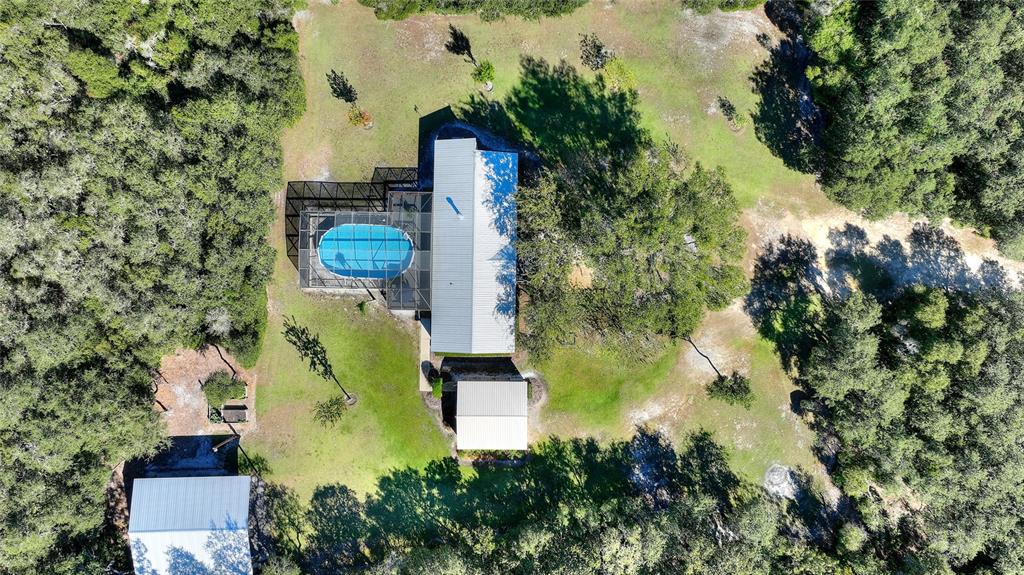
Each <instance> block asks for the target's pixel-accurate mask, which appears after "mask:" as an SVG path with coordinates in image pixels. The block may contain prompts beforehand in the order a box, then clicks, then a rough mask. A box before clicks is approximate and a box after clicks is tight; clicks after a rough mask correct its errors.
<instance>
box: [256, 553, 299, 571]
mask: <svg viewBox="0 0 1024 575" xmlns="http://www.w3.org/2000/svg"><path fill="white" fill-rule="evenodd" d="M263 575H302V571H301V570H300V569H299V567H298V566H297V565H296V564H295V563H292V561H291V560H290V559H286V558H284V557H273V558H271V559H270V561H268V562H267V564H266V565H265V566H264V567H263Z"/></svg>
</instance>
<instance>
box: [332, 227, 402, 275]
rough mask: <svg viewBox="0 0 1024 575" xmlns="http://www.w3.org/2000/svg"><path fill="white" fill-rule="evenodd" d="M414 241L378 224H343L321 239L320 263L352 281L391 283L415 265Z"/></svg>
mask: <svg viewBox="0 0 1024 575" xmlns="http://www.w3.org/2000/svg"><path fill="white" fill-rule="evenodd" d="M412 249H413V248H412V240H410V239H409V236H408V235H407V234H406V233H405V232H403V231H402V230H400V229H398V228H393V227H391V226H381V225H376V224H342V225H340V226H336V227H333V228H331V229H330V230H327V233H326V234H324V237H322V238H320V245H319V246H318V249H317V252H318V254H319V256H320V262H321V263H323V264H324V267H326V268H327V269H328V270H330V271H331V272H332V273H335V274H338V275H340V276H345V277H350V278H363V279H385V280H388V279H392V278H394V277H397V276H398V275H400V274H401V273H402V272H404V271H405V270H406V268H408V267H409V264H410V263H412Z"/></svg>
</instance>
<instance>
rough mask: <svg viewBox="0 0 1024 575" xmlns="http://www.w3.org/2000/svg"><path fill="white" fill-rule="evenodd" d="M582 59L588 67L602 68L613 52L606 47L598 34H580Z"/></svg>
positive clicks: (592, 68) (593, 68)
mask: <svg viewBox="0 0 1024 575" xmlns="http://www.w3.org/2000/svg"><path fill="white" fill-rule="evenodd" d="M580 60H582V61H583V65H584V66H586V67H587V68H590V69H591V70H595V71H596V70H600V69H602V68H604V67H605V65H606V64H608V61H609V60H611V52H609V51H608V50H606V49H605V47H604V43H603V42H601V40H599V39H598V38H597V34H594V33H590V34H580Z"/></svg>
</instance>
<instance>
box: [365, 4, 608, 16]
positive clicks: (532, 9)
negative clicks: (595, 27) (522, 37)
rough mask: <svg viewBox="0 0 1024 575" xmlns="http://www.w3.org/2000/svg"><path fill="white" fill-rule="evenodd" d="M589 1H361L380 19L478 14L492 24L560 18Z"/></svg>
mask: <svg viewBox="0 0 1024 575" xmlns="http://www.w3.org/2000/svg"><path fill="white" fill-rule="evenodd" d="M587 2H588V0H359V3H360V4H362V5H363V6H369V7H371V8H373V11H374V13H375V14H376V15H377V17H378V18H380V19H383V20H401V19H402V18H405V17H407V16H410V15H412V14H417V13H419V12H439V13H442V14H468V13H476V14H479V15H480V18H481V19H483V20H485V21H489V20H497V19H499V18H501V17H502V16H506V15H508V16H519V17H521V18H527V19H537V18H541V17H544V16H560V15H562V14H568V13H570V12H572V11H573V10H575V9H577V8H579V7H580V6H583V5H584V4H586V3H587Z"/></svg>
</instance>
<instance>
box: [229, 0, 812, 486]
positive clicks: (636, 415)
mask: <svg viewBox="0 0 1024 575" xmlns="http://www.w3.org/2000/svg"><path fill="white" fill-rule="evenodd" d="M449 22H452V23H454V24H456V25H457V26H458V27H459V28H461V29H462V30H463V31H464V32H465V33H466V34H467V35H468V36H469V38H470V39H471V41H472V45H473V52H474V54H475V56H476V57H477V59H478V60H484V59H486V60H491V61H492V62H493V63H494V64H495V66H496V68H497V77H496V79H495V82H494V84H495V89H494V92H492V93H489V94H485V93H483V92H482V91H481V88H480V87H479V86H477V85H475V84H474V82H473V81H472V80H471V78H470V72H471V70H472V66H471V65H470V64H469V63H467V62H465V61H464V60H463V59H462V58H460V57H457V56H453V55H451V54H449V53H447V52H446V51H445V49H444V42H445V40H446V39H447V27H448V23H449ZM296 25H297V28H298V29H299V31H300V51H301V57H302V60H301V65H302V69H303V75H304V77H305V79H306V92H307V111H306V114H305V115H304V116H303V118H302V119H301V120H300V121H299V122H298V123H297V125H296V126H294V127H293V128H292V129H290V130H289V131H288V132H287V133H286V134H285V137H284V139H283V146H284V156H285V178H286V179H334V180H359V179H365V178H368V177H369V176H370V174H371V172H372V170H373V168H374V167H375V166H378V165H390V166H411V165H415V164H416V146H417V139H416V135H417V128H418V122H419V118H420V117H421V116H423V115H425V114H428V113H430V112H433V111H435V110H438V109H441V108H444V107H446V106H453V107H455V108H458V107H459V105H460V104H461V103H463V102H465V101H467V99H468V98H470V97H471V96H472V95H477V96H480V97H485V98H488V99H491V100H494V101H501V100H502V99H503V98H504V97H505V96H506V95H507V94H508V92H509V91H510V90H511V89H512V88H513V87H514V86H515V85H516V84H517V82H518V78H519V73H520V65H519V62H520V58H521V56H523V55H529V56H534V57H540V58H544V59H546V60H547V61H548V62H550V63H557V62H558V61H560V60H563V59H564V60H566V61H567V62H569V63H570V64H572V65H574V66H576V67H577V68H578V69H580V68H581V66H580V63H579V46H578V42H579V35H580V34H581V33H583V32H591V31H593V32H597V33H598V34H599V36H600V37H601V39H602V40H603V41H604V42H605V43H606V44H607V45H608V46H609V47H610V48H611V49H613V50H614V51H615V52H616V54H617V55H618V56H619V57H621V58H622V59H623V60H624V61H625V62H626V63H627V64H628V65H629V66H630V68H631V69H632V70H633V71H634V72H635V74H636V76H637V80H638V84H639V95H640V110H641V112H642V113H643V120H642V122H643V125H644V126H645V127H646V128H648V129H649V130H650V131H651V132H652V133H653V134H654V135H655V136H656V137H659V138H670V139H672V140H674V141H676V142H678V143H680V144H682V145H683V147H684V148H685V150H686V151H687V153H688V154H689V155H690V156H691V157H692V158H693V159H695V160H697V161H701V162H703V163H704V164H707V165H721V166H723V167H725V168H726V170H727V172H728V177H729V180H730V181H731V182H732V184H733V186H734V188H735V190H736V193H737V196H738V197H739V199H740V202H741V204H742V205H743V206H744V207H753V206H755V205H757V204H758V203H759V202H762V201H767V202H770V203H771V204H773V205H777V206H779V207H780V209H785V210H789V211H792V212H794V213H806V212H808V211H820V210H821V209H823V208H827V207H828V204H827V202H825V201H824V200H823V196H822V195H821V194H820V192H818V191H816V190H815V188H814V182H813V178H812V177H811V176H808V175H805V174H800V173H798V172H796V171H794V170H791V169H789V168H787V167H786V165H785V164H784V163H783V161H782V160H781V159H779V158H777V157H776V156H775V155H773V154H772V152H771V151H770V150H769V148H768V147H767V146H766V145H764V144H763V143H762V142H760V141H759V140H758V137H757V136H756V134H755V129H754V126H753V125H752V124H751V122H749V121H748V122H746V125H745V126H744V127H743V128H742V129H740V130H738V131H734V130H731V129H730V127H729V125H728V123H727V121H726V119H725V118H724V117H723V116H722V114H721V112H720V110H718V107H717V102H718V98H719V97H725V98H727V99H728V100H729V101H730V102H732V103H733V104H734V105H735V106H736V108H737V109H738V111H739V112H740V115H741V116H749V114H750V113H751V112H753V111H754V110H755V108H756V106H757V104H758V101H759V95H758V93H757V92H756V90H754V89H753V88H752V85H753V84H752V82H751V78H752V75H753V74H754V73H755V70H756V69H757V68H758V67H759V66H762V62H764V61H765V59H766V58H767V57H768V50H767V49H766V48H765V47H764V46H763V45H762V44H761V43H759V42H758V41H757V40H756V37H757V35H758V34H767V35H769V36H770V35H773V34H775V33H776V32H775V31H774V29H773V28H772V27H771V25H770V24H769V23H768V21H767V20H766V19H765V18H764V16H763V14H760V13H745V12H737V13H730V14H725V15H723V14H716V15H712V16H707V17H698V16H696V15H694V14H692V13H684V12H683V11H682V10H681V9H680V8H679V3H678V1H677V0H631V1H630V2H619V3H611V2H607V1H605V0H595V1H594V2H591V3H590V4H589V5H588V6H586V7H584V8H583V9H581V10H578V11H577V12H575V13H573V14H572V15H569V16H566V17H562V18H556V19H545V20H542V21H539V22H528V21H521V20H518V19H515V18H507V19H505V20H503V21H501V22H498V23H484V22H481V21H480V20H479V19H478V18H477V17H475V16H459V17H451V16H438V15H420V16H416V17H414V18H410V19H408V20H404V21H398V22H391V21H378V20H376V19H375V17H374V16H373V13H372V11H371V10H369V9H367V8H364V7H362V6H360V5H358V4H357V3H356V2H355V1H354V0H342V1H341V2H340V3H339V4H338V5H335V6H330V5H323V4H320V3H313V4H312V5H311V6H310V8H309V10H307V11H304V12H303V13H300V15H299V16H298V17H297V18H296ZM331 69H336V70H338V71H341V72H344V73H345V74H346V75H347V76H348V78H349V79H350V80H351V81H352V83H353V85H354V86H355V88H356V89H357V91H358V92H359V104H360V106H362V107H363V108H365V109H367V110H368V111H369V112H370V113H371V114H372V115H373V118H374V125H373V128H372V129H369V130H367V129H363V128H357V127H353V126H351V125H349V124H348V122H347V121H346V113H347V110H348V108H347V104H345V103H343V102H341V101H339V100H337V99H335V98H333V97H332V96H331V94H330V92H329V89H328V86H327V83H326V79H325V75H326V73H327V72H328V71H330V70H331ZM581 73H582V74H583V75H584V76H585V77H593V73H592V72H590V71H589V70H582V71H581ZM280 226H281V222H280V219H279V221H278V225H277V227H276V228H275V230H274V237H273V242H274V244H275V245H276V246H277V247H278V249H279V258H278V262H277V266H276V271H275V276H274V280H273V283H272V286H271V291H270V306H271V310H272V313H271V319H270V328H269V330H268V336H267V339H266V342H265V348H264V351H263V354H262V356H261V358H260V360H259V362H258V365H257V373H258V376H259V380H260V389H259V392H258V394H257V413H258V416H259V421H260V423H259V425H260V430H259V432H258V433H257V434H256V435H254V436H252V437H247V438H246V441H245V443H244V445H245V446H246V447H247V448H251V450H252V451H254V452H257V453H259V454H260V455H263V456H264V457H266V458H267V460H268V462H269V465H270V467H271V470H272V477H273V478H274V479H277V480H280V481H284V482H286V483H288V484H291V485H294V486H296V487H297V488H298V489H299V490H300V492H302V493H305V494H308V493H309V491H310V490H311V489H312V487H313V486H315V485H316V484H318V483H323V482H342V483H346V484H348V485H350V486H352V487H354V488H356V489H358V490H361V491H364V490H366V489H369V488H371V487H372V484H373V478H374V477H375V476H377V475H378V474H379V473H380V472H382V471H384V470H386V469H388V468H392V467H401V466H405V465H420V464H422V463H423V462H424V461H427V460H428V459H431V458H434V457H437V456H440V455H442V454H444V453H445V452H446V446H445V444H444V442H443V440H442V438H441V435H440V433H439V432H438V431H437V430H436V428H434V427H433V425H432V423H431V422H430V421H429V419H428V418H427V415H426V412H425V410H424V409H423V407H422V404H421V401H420V399H419V397H418V395H417V394H416V392H415V389H416V388H415V386H416V374H415V369H416V348H415V345H416V343H415V339H414V336H413V334H412V333H411V332H409V331H408V330H407V329H406V328H405V327H404V326H402V325H401V324H399V322H397V321H396V320H393V319H391V318H389V317H388V316H387V315H386V314H384V313H380V312H371V313H369V314H367V315H366V316H363V315H361V314H359V312H358V311H356V310H355V302H354V301H349V300H320V299H314V298H312V297H310V296H306V295H303V294H301V293H300V292H299V291H298V289H297V287H296V278H295V271H294V269H293V268H292V266H291V264H290V263H289V262H288V261H287V259H285V258H284V257H283V255H282V245H281V244H282V241H281V237H280V236H281V228H280ZM286 315H295V316H296V319H297V320H298V321H299V323H302V324H306V325H309V326H310V327H312V328H313V329H314V330H315V331H319V332H320V333H321V335H322V338H323V341H324V343H325V344H326V346H327V349H328V350H329V352H330V354H331V359H332V361H334V363H335V368H336V370H337V371H338V372H339V373H340V374H342V380H343V381H344V382H345V383H346V384H349V385H351V387H352V389H353V391H354V392H356V393H357V394H358V395H359V396H360V403H359V405H357V406H356V408H355V409H353V410H352V411H351V412H350V414H349V416H348V417H346V420H345V421H344V423H342V424H341V425H340V426H339V427H337V428H336V429H324V428H322V427H320V426H318V425H316V424H314V423H313V422H312V420H311V417H310V415H309V410H310V408H311V407H312V405H313V404H314V403H315V402H316V401H318V400H322V399H325V398H327V397H329V396H330V395H331V394H332V393H334V390H333V389H332V387H331V386H330V385H328V384H326V383H323V382H321V381H317V379H316V378H315V377H314V376H312V375H310V374H309V373H308V371H307V370H306V368H305V366H304V365H303V363H302V362H301V361H300V360H299V358H298V356H297V355H296V354H295V352H294V351H293V350H292V349H291V348H290V347H288V345H287V344H286V343H285V342H284V341H283V339H282V337H281V336H280V330H281V321H282V317H284V316H286ZM718 317H719V316H712V318H710V319H709V320H708V322H705V327H704V328H702V332H707V331H708V330H711V331H715V330H716V329H718V327H717V326H716V325H715V324H714V322H715V321H716V318H718ZM735 320H736V318H731V319H730V321H729V322H725V325H726V326H727V327H726V329H725V330H724V331H722V330H719V331H722V332H721V333H719V334H718V335H717V336H716V337H719V338H724V339H723V341H722V342H721V343H720V345H718V346H717V348H716V349H718V350H721V351H723V352H728V353H729V354H732V355H736V356H737V357H743V358H745V359H744V360H743V361H742V362H740V363H741V364H742V367H743V369H744V370H746V371H748V372H749V373H750V375H751V379H752V382H753V385H754V388H755V389H754V390H755V394H756V396H757V400H756V401H755V404H754V406H753V408H752V409H751V410H750V411H745V410H743V409H742V408H734V407H730V406H727V405H725V404H721V403H718V402H714V401H711V400H708V399H707V398H706V397H705V394H704V391H703V385H704V384H706V383H707V382H708V381H710V377H709V376H708V375H707V374H706V373H702V372H698V371H695V369H696V368H695V367H694V365H693V363H692V361H689V360H688V355H687V354H688V348H687V344H685V343H683V344H679V345H675V346H672V347H670V348H669V349H668V350H667V351H666V352H665V353H664V354H662V355H660V356H659V357H658V358H656V359H655V360H654V361H652V362H651V363H645V364H641V365H636V364H633V363H630V362H625V361H623V360H622V359H621V358H619V357H618V356H617V354H615V353H613V352H611V351H610V350H607V349H604V348H602V347H596V348H584V347H583V346H577V347H575V348H566V349H561V350H558V351H557V352H556V353H555V355H554V357H553V358H552V359H550V360H549V361H547V362H544V363H542V364H540V365H537V366H532V367H535V368H537V369H540V370H541V371H542V372H543V374H544V375H545V377H546V378H547V380H548V382H549V384H550V388H551V390H550V397H549V403H548V405H547V407H546V408H545V411H544V413H543V414H542V421H540V422H537V424H538V429H542V430H543V431H544V432H545V433H557V434H564V435H582V434H591V435H596V436H598V437H604V438H609V437H619V436H623V435H626V434H628V433H629V432H630V430H631V429H632V427H633V426H634V425H635V424H637V423H646V424H649V425H653V426H656V427H659V428H662V429H665V430H666V432H668V433H669V434H670V435H672V436H674V437H679V436H681V435H682V434H684V433H686V432H688V431H690V430H694V429H697V428H701V427H703V428H707V429H709V430H711V431H712V432H714V433H715V435H716V437H718V438H719V440H720V441H721V442H723V444H725V445H726V447H727V448H729V451H730V453H731V456H732V459H733V461H734V463H735V464H736V466H737V469H738V470H739V471H740V472H741V473H743V474H744V475H745V476H747V477H748V478H750V479H752V480H759V479H760V476H761V475H762V474H763V472H764V470H765V469H766V468H767V467H768V466H769V465H770V464H771V463H774V462H780V463H785V464H788V465H793V466H804V467H810V466H813V464H814V461H813V457H812V455H811V453H810V451H809V442H810V440H811V439H812V436H811V434H810V432H808V431H807V429H806V428H805V427H803V426H802V424H800V423H799V422H798V421H795V420H793V419H792V415H791V414H790V415H789V416H788V417H787V414H786V412H785V410H782V409H781V406H783V405H785V404H786V403H787V402H788V400H789V392H790V391H791V390H792V389H793V386H792V384H791V382H790V381H789V379H788V378H787V377H786V375H785V374H784V373H783V372H782V370H781V369H780V367H779V362H778V360H777V358H776V357H775V356H774V352H773V350H772V348H771V346H770V344H768V343H767V342H765V341H763V340H760V339H758V338H757V336H756V335H754V334H753V333H752V332H749V331H745V330H743V329H739V328H737V327H736V326H735V325H733V324H734V323H735ZM698 335H700V332H699V334H698Z"/></svg>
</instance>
